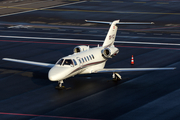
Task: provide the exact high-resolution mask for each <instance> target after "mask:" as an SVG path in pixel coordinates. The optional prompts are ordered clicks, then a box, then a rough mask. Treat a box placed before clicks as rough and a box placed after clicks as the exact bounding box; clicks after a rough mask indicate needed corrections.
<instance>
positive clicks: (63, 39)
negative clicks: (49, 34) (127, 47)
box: [0, 35, 180, 46]
mask: <svg viewBox="0 0 180 120" xmlns="http://www.w3.org/2000/svg"><path fill="white" fill-rule="evenodd" d="M0 37H2V38H20V39H37V40H55V41H83V42H84V41H85V42H104V40H87V39H67V38H43V37H26V36H4V35H0ZM115 43H126V44H144V45H170V46H180V44H178V43H155V42H133V41H115Z"/></svg>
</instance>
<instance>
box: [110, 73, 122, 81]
mask: <svg viewBox="0 0 180 120" xmlns="http://www.w3.org/2000/svg"><path fill="white" fill-rule="evenodd" d="M112 77H113V81H115V82H117V81H119V80H122V78H121V76H120V75H119V74H118V73H113V75H112Z"/></svg>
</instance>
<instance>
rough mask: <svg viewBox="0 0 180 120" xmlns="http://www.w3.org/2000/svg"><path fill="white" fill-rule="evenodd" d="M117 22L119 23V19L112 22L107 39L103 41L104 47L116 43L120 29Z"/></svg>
mask: <svg viewBox="0 0 180 120" xmlns="http://www.w3.org/2000/svg"><path fill="white" fill-rule="evenodd" d="M117 23H119V20H115V21H113V22H112V23H111V27H110V28H109V31H108V34H107V35H106V38H105V41H104V43H103V47H109V46H112V45H114V41H115V38H116V33H117V29H118V27H117V26H116V24H117Z"/></svg>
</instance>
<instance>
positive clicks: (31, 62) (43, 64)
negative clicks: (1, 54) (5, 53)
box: [2, 58, 54, 68]
mask: <svg viewBox="0 0 180 120" xmlns="http://www.w3.org/2000/svg"><path fill="white" fill-rule="evenodd" d="M2 60H5V61H11V62H17V63H23V64H28V65H35V66H40V67H47V68H52V67H53V66H54V64H50V63H42V62H34V61H27V60H18V59H12V58H3V59H2Z"/></svg>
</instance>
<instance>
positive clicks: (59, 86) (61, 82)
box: [56, 80, 65, 90]
mask: <svg viewBox="0 0 180 120" xmlns="http://www.w3.org/2000/svg"><path fill="white" fill-rule="evenodd" d="M63 83H64V82H63V80H60V81H58V84H59V85H58V86H56V89H58V90H62V89H65V86H62V84H63Z"/></svg>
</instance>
